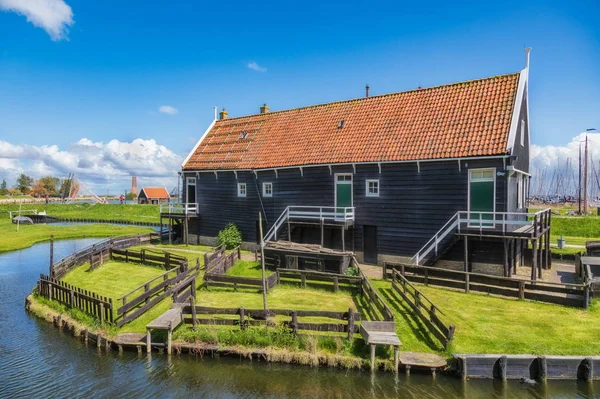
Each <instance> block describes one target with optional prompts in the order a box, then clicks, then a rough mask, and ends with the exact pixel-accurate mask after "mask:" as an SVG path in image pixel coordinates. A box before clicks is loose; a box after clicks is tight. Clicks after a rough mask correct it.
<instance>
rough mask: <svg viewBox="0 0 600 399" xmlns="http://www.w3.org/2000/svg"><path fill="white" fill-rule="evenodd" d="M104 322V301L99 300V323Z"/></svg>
mask: <svg viewBox="0 0 600 399" xmlns="http://www.w3.org/2000/svg"><path fill="white" fill-rule="evenodd" d="M103 323H104V303H102V302H100V324H103Z"/></svg>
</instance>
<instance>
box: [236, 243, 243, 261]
mask: <svg viewBox="0 0 600 399" xmlns="http://www.w3.org/2000/svg"><path fill="white" fill-rule="evenodd" d="M237 255H238V260H240V259H242V249H241V247H240V246H239V245H238V247H237Z"/></svg>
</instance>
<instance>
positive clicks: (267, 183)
mask: <svg viewBox="0 0 600 399" xmlns="http://www.w3.org/2000/svg"><path fill="white" fill-rule="evenodd" d="M267 186H269V187H271V192H270V193H267ZM272 196H273V183H271V182H270V181H268V182H264V183H263V197H272Z"/></svg>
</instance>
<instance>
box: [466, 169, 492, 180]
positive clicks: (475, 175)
mask: <svg viewBox="0 0 600 399" xmlns="http://www.w3.org/2000/svg"><path fill="white" fill-rule="evenodd" d="M471 181H472V182H478V181H494V170H493V169H475V170H471Z"/></svg>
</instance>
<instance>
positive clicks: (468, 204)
mask: <svg viewBox="0 0 600 399" xmlns="http://www.w3.org/2000/svg"><path fill="white" fill-rule="evenodd" d="M486 170H487V171H489V170H491V171H492V177H493V181H494V207H493V210H492V212H493V213H494V217H493V218H492V220H491V223H490V224H489V225H487V226H476V227H480V228H483V229H486V228H494V227H495V226H496V223H495V215H496V168H478V169H469V181H467V185H468V186H467V215H468V217H469V220H470V219H471V180H472V179H473V177H472V174H473V172H475V171H486ZM486 179H489V178H486ZM480 181H490V180H480ZM469 227H471V223H469Z"/></svg>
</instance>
